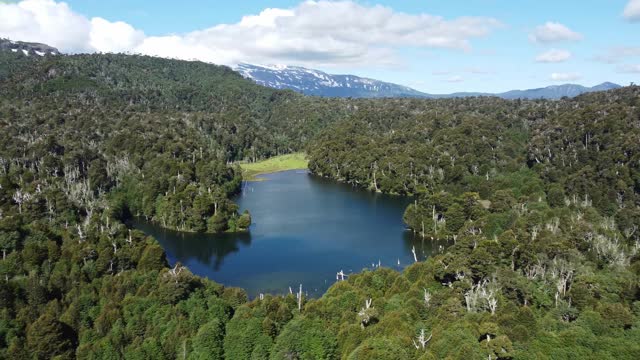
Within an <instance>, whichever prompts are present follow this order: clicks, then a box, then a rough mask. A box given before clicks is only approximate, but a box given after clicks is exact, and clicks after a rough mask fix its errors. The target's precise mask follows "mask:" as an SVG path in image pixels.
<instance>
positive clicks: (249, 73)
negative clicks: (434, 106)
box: [235, 64, 431, 98]
mask: <svg viewBox="0 0 640 360" xmlns="http://www.w3.org/2000/svg"><path fill="white" fill-rule="evenodd" d="M235 70H236V71H238V72H239V73H240V74H242V76H244V77H245V78H248V79H252V80H253V81H255V82H256V83H258V84H260V85H264V86H268V87H272V88H276V89H290V90H294V91H297V92H300V93H303V94H305V95H314V96H326V97H354V98H380V97H424V98H428V97H431V96H429V95H428V94H425V93H422V92H420V91H417V90H414V89H412V88H409V87H406V86H402V85H397V84H392V83H388V82H384V81H379V80H374V79H368V78H363V77H359V76H355V75H331V74H327V73H325V72H322V71H319V70H313V69H306V68H303V67H298V66H258V65H250V64H239V65H238V66H236V67H235Z"/></svg>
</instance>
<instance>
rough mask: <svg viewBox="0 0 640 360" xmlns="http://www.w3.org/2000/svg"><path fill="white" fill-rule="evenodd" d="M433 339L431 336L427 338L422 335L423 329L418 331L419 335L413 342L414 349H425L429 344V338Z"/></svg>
mask: <svg viewBox="0 0 640 360" xmlns="http://www.w3.org/2000/svg"><path fill="white" fill-rule="evenodd" d="M432 337H433V334H430V335H429V337H428V338H427V337H426V336H425V333H424V328H423V329H421V330H420V335H418V337H417V338H416V339H414V340H412V341H413V346H415V347H416V349H423V350H424V349H425V348H426V347H427V344H428V343H429V341H431V338H432Z"/></svg>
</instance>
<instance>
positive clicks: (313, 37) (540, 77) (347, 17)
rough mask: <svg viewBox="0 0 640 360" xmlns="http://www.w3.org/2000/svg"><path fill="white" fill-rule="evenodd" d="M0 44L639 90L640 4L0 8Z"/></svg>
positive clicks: (8, 4) (432, 79)
mask: <svg viewBox="0 0 640 360" xmlns="http://www.w3.org/2000/svg"><path fill="white" fill-rule="evenodd" d="M0 37H3V38H9V39H12V40H21V41H35V42H42V43H46V44H49V45H51V46H55V47H57V48H58V49H59V50H61V51H62V52H65V53H86V52H105V53H106V52H126V53H140V54H147V55H153V56H161V57H169V58H178V59H184V60H201V61H205V62H210V63H215V64H223V65H229V66H233V65H235V64H237V63H241V62H245V63H251V64H263V65H270V64H277V65H297V66H304V67H308V68H314V69H319V70H323V71H326V72H329V73H334V74H335V73H339V74H354V75H359V76H364V77H369V78H374V79H379V80H383V81H389V82H394V83H398V84H402V85H406V86H410V87H413V88H415V89H418V90H421V91H425V92H429V93H451V92H458V91H481V92H502V91H507V90H512V89H527V88H537V87H544V86H549V85H554V84H555V85H557V84H563V83H579V84H583V85H588V86H593V85H596V84H599V83H602V82H605V81H611V82H616V83H619V84H621V85H628V84H629V83H630V82H636V83H639V82H640V0H554V1H549V0H517V1H516V0H446V1H445V0H403V1H390V0H379V1H375V0H368V1H357V0H353V1H324V0H316V1H311V0H303V1H292V0H276V1H263V0H252V1H242V0H240V1H228V0H227V1H204V0H176V1H168V0H109V1H104V0H68V1H66V2H62V1H56V0H23V1H0Z"/></svg>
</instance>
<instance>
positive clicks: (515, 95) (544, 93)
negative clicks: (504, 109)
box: [496, 82, 621, 99]
mask: <svg viewBox="0 0 640 360" xmlns="http://www.w3.org/2000/svg"><path fill="white" fill-rule="evenodd" d="M620 87H621V86H620V85H618V84H614V83H610V82H605V83H602V84H600V85H596V86H594V87H585V86H582V85H576V84H564V85H553V86H547V87H544V88H539V89H529V90H511V91H507V92H504V93H501V94H496V96H498V97H501V98H503V99H560V98H562V97H565V96H566V97H576V96H578V95H582V94H584V93H589V92H594V91H606V90H613V89H617V88H620Z"/></svg>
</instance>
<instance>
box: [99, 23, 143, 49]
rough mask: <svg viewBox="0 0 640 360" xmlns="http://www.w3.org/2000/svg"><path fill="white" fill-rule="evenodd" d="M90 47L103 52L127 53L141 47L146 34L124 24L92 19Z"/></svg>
mask: <svg viewBox="0 0 640 360" xmlns="http://www.w3.org/2000/svg"><path fill="white" fill-rule="evenodd" d="M89 38H90V40H89V45H91V47H92V48H93V49H96V50H98V51H102V52H115V53H117V52H126V51H129V50H131V49H133V48H135V47H136V46H138V45H140V43H142V41H143V40H144V33H143V32H142V31H139V30H136V29H134V28H133V26H131V25H129V24H127V23H125V22H122V21H117V22H109V21H107V20H105V19H103V18H99V17H94V18H93V19H91V31H90V32H89Z"/></svg>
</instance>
